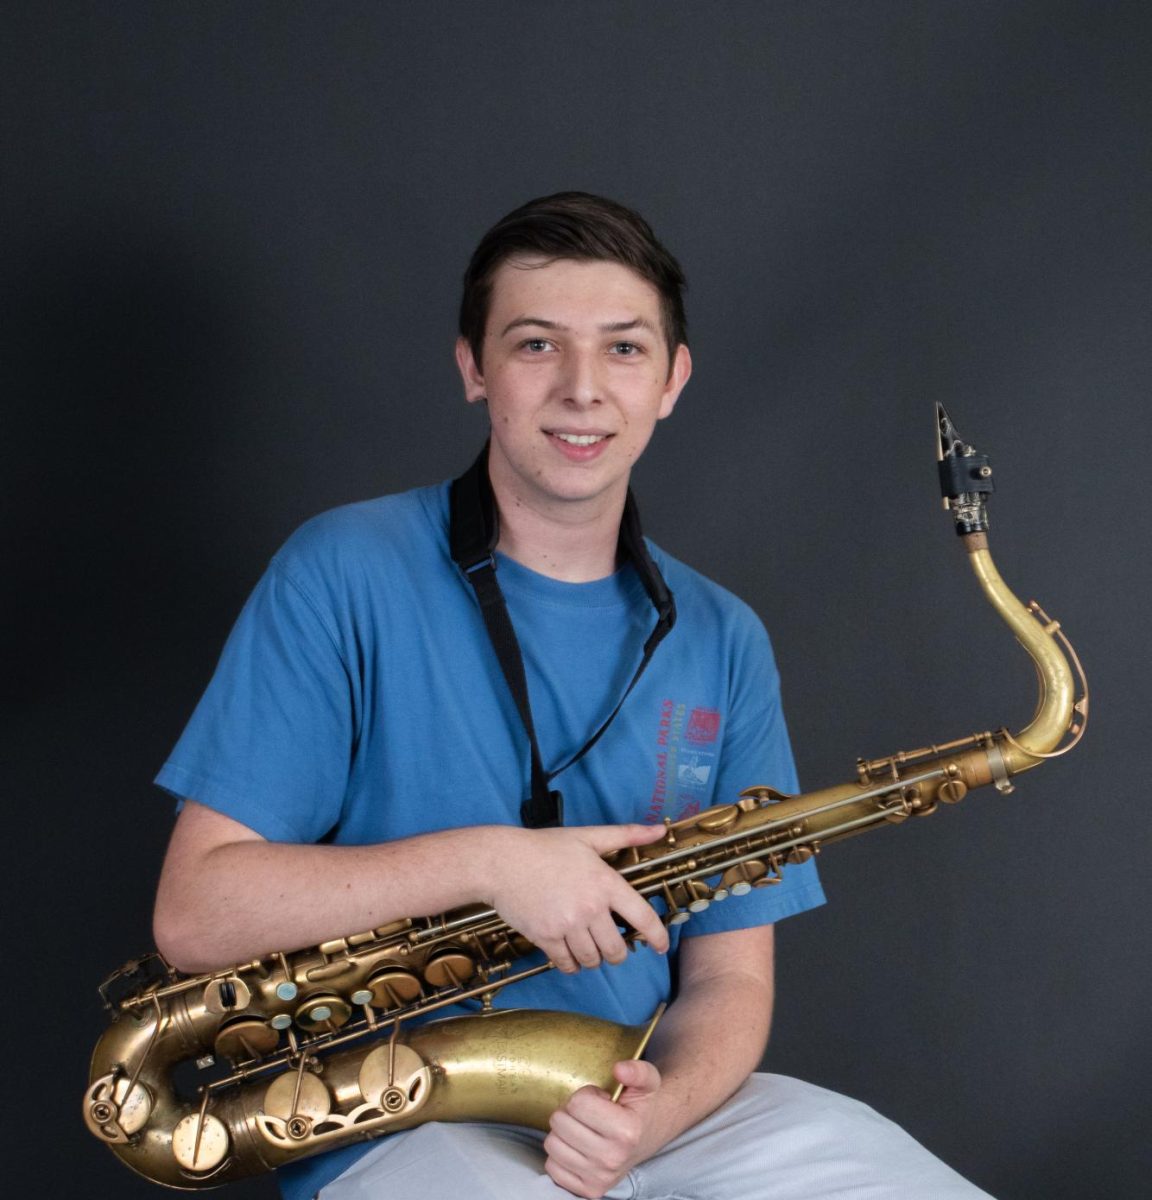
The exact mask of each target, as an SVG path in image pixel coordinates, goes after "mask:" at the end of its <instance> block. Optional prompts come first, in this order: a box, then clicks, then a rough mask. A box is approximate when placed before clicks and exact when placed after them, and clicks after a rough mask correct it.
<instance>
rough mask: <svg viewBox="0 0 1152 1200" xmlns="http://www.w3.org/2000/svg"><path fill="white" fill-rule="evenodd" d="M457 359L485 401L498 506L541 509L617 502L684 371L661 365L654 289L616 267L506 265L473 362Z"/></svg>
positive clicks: (680, 357)
mask: <svg viewBox="0 0 1152 1200" xmlns="http://www.w3.org/2000/svg"><path fill="white" fill-rule="evenodd" d="M456 358H457V362H458V364H459V366H460V373H461V375H462V376H463V379H464V388H465V394H466V396H467V398H468V400H469V401H470V402H472V403H476V402H477V401H480V400H483V399H485V398H486V399H487V402H488V412H489V416H490V418H491V422H492V451H491V458H490V460H489V470H490V473H491V477H492V484H493V488H494V489H495V491H496V494H497V496H498V497H499V498H500V499H501V501H502V502H504V503H508V502H516V503H521V504H528V505H531V506H532V508H534V509H535V510H536V511H538V512H540V513H542V514H553V515H559V514H560V513H561V512H567V513H569V514H573V515H574V514H575V511H576V509H579V510H580V511H581V512H589V511H592V512H594V511H598V510H599V509H600V506H605V507H609V506H612V505H615V504H621V505H622V504H623V501H624V495H625V492H626V491H627V487H628V477H629V473H630V472H631V469H632V464H633V463H634V462H635V461H636V460H637V459H638V458H639V457H640V455H641V454H642V453H643V451H644V447H645V446H647V444H648V439H649V438H650V437H651V436H652V431H653V429H654V428H655V425H656V422H657V421H658V420H660V419H662V418H663V417H666V416H668V414H669V413H670V412H671V411H672V408H673V406H674V405H675V403H676V398H677V396H679V394H680V390H681V388H683V386H684V384H685V383H686V382H687V381H688V376H689V374H690V373H691V369H692V364H691V359H690V358H689V355H688V348H687V346H680V347H678V348H677V351H676V354H675V355H674V356H673V358H672V361H671V362H669V357H668V349H667V345H666V343H665V339H664V333H663V330H662V328H661V323H660V298H659V294H658V293H657V291H656V289H655V288H654V287H653V286H652V285H651V284H650V283H648V282H647V281H646V280H644V279H642V278H641V277H640V276H639V275H637V274H636V273H635V272H634V271H632V270H630V269H629V268H628V267H625V266H622V265H620V264H619V263H612V262H574V261H572V260H569V259H559V260H554V261H551V262H546V261H543V260H539V259H513V260H510V261H508V262H505V263H503V264H502V265H501V266H500V268H499V269H498V270H497V272H496V274H495V276H494V277H493V281H492V298H491V304H490V307H489V312H488V327H487V330H486V332H485V337H484V353H483V362H482V363H477V362H476V361H475V358H474V356H473V354H472V351H471V348H470V347H469V346H468V344H467V342H465V341H464V340H463V339H460V341H458V342H457V345H456Z"/></svg>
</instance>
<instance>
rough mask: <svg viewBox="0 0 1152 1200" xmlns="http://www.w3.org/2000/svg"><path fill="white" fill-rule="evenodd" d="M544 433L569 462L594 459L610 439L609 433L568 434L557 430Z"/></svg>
mask: <svg viewBox="0 0 1152 1200" xmlns="http://www.w3.org/2000/svg"><path fill="white" fill-rule="evenodd" d="M546 432H547V434H548V437H549V439H550V440H551V442H552V444H553V445H554V446H555V447H556V448H557V450H559V451H560V453H561V454H563V455H564V457H565V458H567V459H568V460H569V461H571V462H588V461H589V460H590V459H593V458H596V457H597V456H598V455H599V453H600V452H601V450H603V448H604V447H605V446H606V445H607V444H608V441H609V439H610V438H611V437H612V435H611V434H610V433H568V432H565V431H562V430H558V429H549V430H546Z"/></svg>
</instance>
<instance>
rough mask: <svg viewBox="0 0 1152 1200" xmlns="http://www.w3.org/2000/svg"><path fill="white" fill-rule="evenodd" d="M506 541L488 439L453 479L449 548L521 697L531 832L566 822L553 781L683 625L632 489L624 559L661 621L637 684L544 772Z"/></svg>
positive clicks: (623, 530) (592, 741) (525, 808)
mask: <svg viewBox="0 0 1152 1200" xmlns="http://www.w3.org/2000/svg"><path fill="white" fill-rule="evenodd" d="M499 538H500V521H499V516H498V514H497V512H496V500H495V497H494V496H493V495H492V484H491V482H490V481H489V479H488V446H487V444H485V446H484V449H483V450H482V451H481V452H480V457H479V458H478V459H477V460H476V461H475V462H474V463H473V464H472V466H471V467H469V468H468V470H467V471H466V472H465V473H464V474H463V475H461V476H460V478H459V479H457V480H455V481H454V482H453V484H452V491H451V495H450V500H449V530H448V544H449V549H450V551H451V554H452V561H453V562H455V564H456V565H457V566H458V567H459V568H460V570H461V571H463V573H464V575H465V577H466V578H467V580H468V582H469V583H470V584H471V585H472V587H473V588H474V589H475V592H476V599H477V600H478V601H479V603H480V612H481V614H482V615H483V617H484V624H485V626H486V627H487V629H488V637H489V639H490V640H491V642H492V648H493V650H495V651H496V657H497V659H498V660H499V662H500V668H501V670H502V671H503V672H504V679H505V680H506V682H507V684H508V690H509V691H510V692H511V693H512V698H513V699H514V700H515V701H516V708H517V710H518V711H519V713H520V719H521V721H523V722H524V730H525V732H526V733H527V734H528V745H529V748H530V750H531V756H532V779H531V794H530V795H529V797H528V799H526V800H525V801H524V802H523V803H522V804H521V806H520V820H521V821H522V822H523V823H524V824H525V825H526V826H528V827H529V828H532V829H539V828H544V827H546V826H551V825H562V824H563V823H564V798H563V797H562V796H561V794H560V793H559V792H558V791H555V790H554V789H552V788H551V787H550V786H549V785H550V784H551V782H552V780H553V779H554V778H555V777H556V776H557V775H559V774H560V773H561V772H562V771H566V770H567V769H568V768H569V767H570V766H572V764H573V763H575V762H578V761H579V760H580V759H581V758H583V757H584V755H585V754H587V753H588V751H589V750H591V749H592V747H593V746H595V745H596V743H597V742H598V741H599V740H600V738H601V737H603V735H604V732H605V730H606V729H607V728H608V726H609V725H611V724H612V722H613V720H614V719H615V717H616V714H617V713H618V712H619V711H620V709H621V707H622V706H623V704H624V701H625V700H627V698H628V695H629V693H630V692H631V691H632V689H633V688H634V687H635V686H636V684H637V683H638V682H639V680H640V676H641V675H643V674H644V669H645V668H646V667H647V666H648V663H649V662H650V661H651V659H652V655H653V654H654V653H655V652H656V647H657V646H658V645H660V643H661V642H662V641H663V640H664V638H665V637H666V636H667V634H668V631H669V630H670V629H671V628H672V626H673V625H674V624H675V623H676V604H675V602H674V601H673V599H672V593H671V592H670V591H669V590H668V585H667V584H666V583H665V582H664V579H663V577H662V576H661V574H660V571H659V569H658V568H657V566H656V564H655V563H654V562H653V561H652V556H651V555H650V554H649V553H648V547H647V546H646V545H645V544H644V535H643V534H642V533H641V531H640V514H639V512H638V511H637V509H636V501H635V499H634V498H633V496H632V491H631V489H629V491H628V496H627V499H626V500H625V502H624V515H623V517H622V519H621V521H620V551H621V554H622V556H623V557H626V558H628V559H630V560H631V562H632V565H633V567H634V568H635V569H636V572H637V574H638V575H639V576H640V579H641V582H642V583H643V584H644V590H645V591H646V592H647V593H648V598H649V599H650V600H651V601H652V605H653V607H654V608H655V609H656V625H655V628H653V630H652V632H651V633H650V634H649V635H648V640H647V641H646V642H645V643H644V655H643V657H642V658H641V660H640V665H639V667H637V668H636V674H635V675H634V676H633V677H632V682H631V683H630V684H629V685H628V686H627V688H625V689H624V694H623V695H622V696H621V697H620V701H619V703H618V704H617V705H616V707H615V708H614V709H613V710H612V712H611V713H610V714H609V716H608V719H607V720H606V721H605V722H604V724H603V725H601V726H600V728H599V729H597V730H596V732H595V733H594V734H593V735H592V736H591V737H590V738H589V739H588V741H587V742H586V743H585V745H584V747H583V748H582V749H581V750H579V751H577V753H576V754H575V755H574V756H573V757H572V758H570V759H569V760H568V761H567V762H566V763H564V765H563V766H560V767H557V768H556V769H555V770H554V771H545V770H544V765H543V762H542V761H541V758H540V746H539V744H538V743H537V741H536V727H535V725H534V724H533V722H532V708H531V705H530V704H529V702H528V680H527V677H526V676H525V674H524V659H523V657H522V655H521V653H520V643H519V642H518V641H517V640H516V631H515V630H514V629H513V628H512V618H511V617H510V616H509V615H508V606H507V604H505V602H504V594H503V592H501V590H500V584H499V583H498V582H497V580H496V554H495V551H496V543H497V541H498V540H499Z"/></svg>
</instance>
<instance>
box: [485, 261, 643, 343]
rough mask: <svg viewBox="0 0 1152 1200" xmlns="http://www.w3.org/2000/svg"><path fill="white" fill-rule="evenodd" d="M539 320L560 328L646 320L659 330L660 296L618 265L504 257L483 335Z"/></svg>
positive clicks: (492, 292)
mask: <svg viewBox="0 0 1152 1200" xmlns="http://www.w3.org/2000/svg"><path fill="white" fill-rule="evenodd" d="M523 317H540V318H542V319H544V320H548V321H552V322H556V323H559V324H564V325H573V326H575V325H577V324H580V323H591V324H610V323H615V322H622V321H631V320H635V319H636V318H640V319H642V320H646V321H648V322H650V323H652V324H653V325H654V326H655V327H657V328H659V326H660V293H659V292H658V291H657V290H656V288H654V287H653V286H652V284H650V283H649V282H648V281H647V280H646V279H644V278H642V277H641V276H640V275H638V274H637V273H636V272H635V271H633V270H632V268H631V267H626V266H624V265H623V263H617V262H603V261H599V260H595V261H584V260H577V259H570V258H558V259H544V258H510V259H508V260H507V261H506V262H503V263H501V264H500V266H499V267H498V268H497V269H496V272H495V273H494V274H493V276H492V291H491V297H490V301H489V306H488V332H489V333H497V334H498V333H499V331H500V330H501V329H502V328H503V327H504V325H505V324H506V323H507V322H508V321H514V320H518V319H521V318H523Z"/></svg>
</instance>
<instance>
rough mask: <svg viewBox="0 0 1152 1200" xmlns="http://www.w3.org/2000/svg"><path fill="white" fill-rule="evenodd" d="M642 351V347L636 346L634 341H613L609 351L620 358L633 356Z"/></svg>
mask: <svg viewBox="0 0 1152 1200" xmlns="http://www.w3.org/2000/svg"><path fill="white" fill-rule="evenodd" d="M643 351H644V347H643V346H638V345H637V344H636V343H635V342H614V343H613V345H612V351H611V352H612V353H613V354H615V355H618V356H619V357H620V358H634V357H635V356H636V355H637V354H642V353H643Z"/></svg>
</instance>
